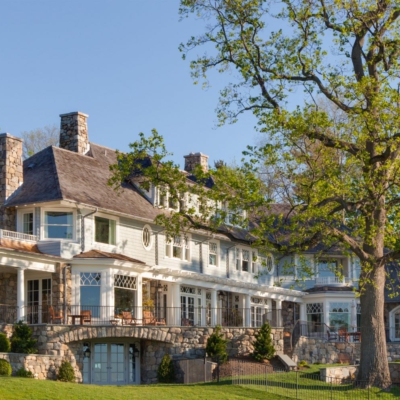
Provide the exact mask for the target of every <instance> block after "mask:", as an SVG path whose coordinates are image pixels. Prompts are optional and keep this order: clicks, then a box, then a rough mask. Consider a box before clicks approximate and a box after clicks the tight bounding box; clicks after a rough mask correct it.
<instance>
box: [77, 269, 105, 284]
mask: <svg viewBox="0 0 400 400" xmlns="http://www.w3.org/2000/svg"><path fill="white" fill-rule="evenodd" d="M80 278H81V279H80V284H81V286H101V273H100V272H81V275H80Z"/></svg>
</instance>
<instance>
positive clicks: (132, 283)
mask: <svg viewBox="0 0 400 400" xmlns="http://www.w3.org/2000/svg"><path fill="white" fill-rule="evenodd" d="M136 282H137V280H136V276H128V275H114V287H118V288H122V289H130V290H137V284H136Z"/></svg>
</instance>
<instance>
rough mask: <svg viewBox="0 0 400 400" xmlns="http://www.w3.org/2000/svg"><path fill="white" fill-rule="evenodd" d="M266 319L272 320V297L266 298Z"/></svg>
mask: <svg viewBox="0 0 400 400" xmlns="http://www.w3.org/2000/svg"><path fill="white" fill-rule="evenodd" d="M267 308H268V311H267V320H269V321H272V319H273V318H272V299H267Z"/></svg>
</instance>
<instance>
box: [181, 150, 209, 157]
mask: <svg viewBox="0 0 400 400" xmlns="http://www.w3.org/2000/svg"><path fill="white" fill-rule="evenodd" d="M192 156H203V157H207V158H208V155H207V154H204V153H201V152H200V151H198V152H197V153H193V151H191V152H190V153H189V154H188V155H187V156H183V157H185V158H186V157H192Z"/></svg>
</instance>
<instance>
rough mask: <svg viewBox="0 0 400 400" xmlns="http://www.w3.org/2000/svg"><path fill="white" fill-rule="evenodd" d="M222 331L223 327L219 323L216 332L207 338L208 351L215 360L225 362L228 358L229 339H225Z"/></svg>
mask: <svg viewBox="0 0 400 400" xmlns="http://www.w3.org/2000/svg"><path fill="white" fill-rule="evenodd" d="M220 332H221V327H220V326H219V325H217V326H216V327H215V331H214V333H212V334H211V335H210V337H209V338H208V339H207V345H206V352H207V354H208V355H209V356H210V357H211V358H212V360H213V361H216V362H218V361H219V362H221V363H224V362H225V361H226V360H227V359H228V353H227V352H226V344H227V343H228V341H227V340H226V339H224V335H223V334H222V333H220Z"/></svg>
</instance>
